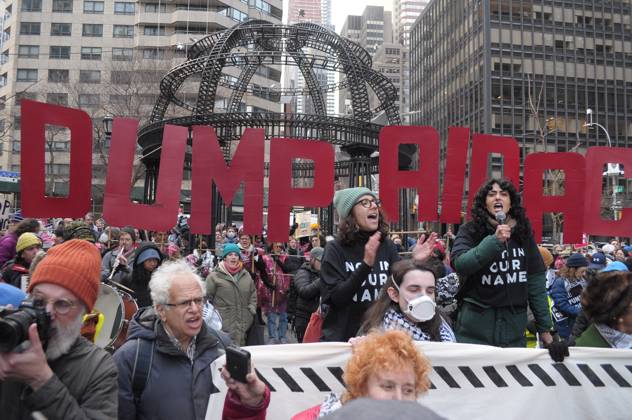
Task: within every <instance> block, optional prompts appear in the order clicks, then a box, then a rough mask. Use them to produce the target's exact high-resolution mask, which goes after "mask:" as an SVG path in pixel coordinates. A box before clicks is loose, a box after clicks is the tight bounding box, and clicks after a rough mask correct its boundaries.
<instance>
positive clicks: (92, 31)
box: [81, 23, 103, 37]
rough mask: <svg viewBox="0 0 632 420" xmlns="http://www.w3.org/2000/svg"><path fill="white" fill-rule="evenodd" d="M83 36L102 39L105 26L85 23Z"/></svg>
mask: <svg viewBox="0 0 632 420" xmlns="http://www.w3.org/2000/svg"><path fill="white" fill-rule="evenodd" d="M81 34H82V35H83V36H92V37H102V36H103V25H101V24H96V23H84V24H83V30H82V32H81Z"/></svg>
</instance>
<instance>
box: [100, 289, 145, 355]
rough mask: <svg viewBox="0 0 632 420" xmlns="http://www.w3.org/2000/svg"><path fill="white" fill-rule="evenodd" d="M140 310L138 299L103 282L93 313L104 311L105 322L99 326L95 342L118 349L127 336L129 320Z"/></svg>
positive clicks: (104, 346) (101, 345)
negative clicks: (135, 299)
mask: <svg viewBox="0 0 632 420" xmlns="http://www.w3.org/2000/svg"><path fill="white" fill-rule="evenodd" d="M137 310H138V305H137V304H136V301H134V299H133V298H132V297H131V296H130V295H129V294H128V293H126V292H124V291H122V290H117V289H115V288H114V287H112V286H109V285H107V284H103V283H101V287H100V288H99V297H98V298H97V301H96V303H95V304H94V309H93V313H95V312H96V313H99V312H100V313H102V314H103V315H104V316H103V322H102V323H101V325H100V326H99V327H97V330H98V331H97V332H96V334H95V335H94V344H96V345H97V346H99V347H102V348H111V349H114V350H116V349H117V348H119V347H120V346H122V345H123V343H124V342H125V339H126V338H127V327H128V324H129V321H131V319H132V317H133V316H134V314H135V313H136V311H137Z"/></svg>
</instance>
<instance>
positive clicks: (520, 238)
mask: <svg viewBox="0 0 632 420" xmlns="http://www.w3.org/2000/svg"><path fill="white" fill-rule="evenodd" d="M494 184H498V186H499V187H500V188H501V189H502V190H503V191H507V192H508V193H509V199H510V201H511V208H510V209H509V212H508V214H507V216H509V217H511V218H512V219H514V220H515V221H516V226H515V227H514V228H513V229H512V231H511V238H512V239H513V240H515V241H517V242H518V243H520V244H523V243H525V242H526V241H527V239H528V238H529V237H530V236H532V235H533V229H532V227H531V223H530V222H529V219H527V214H526V211H525V209H524V207H522V205H521V200H520V194H518V192H517V191H516V188H515V187H514V186H513V184H512V183H511V181H509V180H508V179H506V178H501V179H495V178H492V179H490V180H489V181H487V182H486V183H485V184H484V185H483V186H482V187H481V188H480V189H479V190H478V192H477V193H476V196H475V197H474V201H473V203H472V211H471V212H470V214H471V216H472V223H473V225H474V231H475V233H476V235H478V236H481V237H482V236H486V235H489V234H490V233H492V232H493V231H494V230H495V227H494V226H492V225H491V224H490V223H489V219H490V218H491V219H494V215H493V214H490V213H489V211H487V204H486V200H487V193H489V192H490V191H491V189H492V187H493V186H494Z"/></svg>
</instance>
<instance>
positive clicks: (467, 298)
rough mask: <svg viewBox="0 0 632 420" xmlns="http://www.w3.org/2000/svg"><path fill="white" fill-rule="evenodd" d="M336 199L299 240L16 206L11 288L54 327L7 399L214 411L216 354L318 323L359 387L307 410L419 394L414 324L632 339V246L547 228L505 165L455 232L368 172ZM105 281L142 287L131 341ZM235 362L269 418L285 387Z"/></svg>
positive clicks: (19, 368) (2, 248) (8, 358)
mask: <svg viewBox="0 0 632 420" xmlns="http://www.w3.org/2000/svg"><path fill="white" fill-rule="evenodd" d="M334 207H335V209H336V211H337V213H338V216H339V220H340V222H339V224H338V226H337V232H336V236H335V237H333V236H327V237H326V236H325V233H329V232H322V231H321V229H320V227H319V225H318V224H316V223H315V224H313V225H312V226H311V227H310V231H309V234H307V235H305V236H303V237H298V238H297V237H296V229H297V226H296V225H295V226H292V227H291V228H290V229H289V232H288V239H287V241H285V242H268V241H267V238H266V235H265V231H264V232H262V234H261V235H254V236H251V235H248V234H246V233H245V232H244V231H243V230H242V229H241V228H240V227H239V226H236V225H224V224H220V225H218V226H217V227H216V231H215V236H214V240H213V241H210V240H209V238H208V237H203V236H198V235H192V234H191V233H190V231H189V227H188V222H187V216H186V215H185V214H184V213H182V212H180V214H179V215H178V218H177V221H176V223H175V226H174V228H173V229H172V230H171V231H170V232H167V233H155V232H147V231H139V230H138V229H136V228H134V227H131V226H125V227H114V226H108V225H107V223H106V221H105V220H103V219H102V218H96V217H95V216H94V215H93V214H92V213H88V214H86V215H85V217H84V218H82V219H77V220H73V219H57V220H35V219H22V218H21V216H20V215H19V214H15V215H14V220H13V221H14V223H13V225H12V226H11V227H10V228H9V230H8V231H7V232H6V233H5V234H4V235H3V236H2V237H1V238H0V267H1V274H0V305H8V304H10V305H11V307H8V308H16V307H18V306H20V305H21V304H22V301H24V299H27V300H25V302H28V299H29V296H30V297H31V298H34V299H35V300H36V301H38V302H43V305H45V307H46V312H47V313H48V314H49V316H50V323H51V329H50V334H49V335H48V336H41V337H40V334H41V331H40V329H41V326H40V325H37V326H35V325H32V326H31V328H30V329H29V331H28V338H29V341H30V343H31V345H30V347H26V348H20V349H19V351H13V350H12V349H10V351H7V350H5V351H4V352H0V412H2V413H6V415H7V417H6V418H9V419H13V418H16V419H17V418H27V417H28V416H29V415H30V413H31V412H35V411H39V412H42V413H43V414H44V415H45V416H46V417H47V418H49V419H54V418H116V417H118V418H122V419H125V418H129V419H134V418H138V419H159V418H177V417H182V418H191V419H193V418H196V419H201V418H204V416H205V414H206V407H207V404H208V400H209V395H210V394H211V393H212V392H213V389H214V387H215V385H214V384H213V383H212V379H211V378H212V372H210V363H211V362H212V361H213V360H215V359H216V358H218V357H219V356H220V355H221V354H223V352H224V349H225V348H226V347H228V346H231V345H236V346H246V345H263V344H285V343H288V342H293V341H294V340H295V341H296V342H298V343H301V342H303V341H304V339H305V342H307V341H314V339H313V337H314V334H316V335H315V337H316V339H315V340H316V341H318V340H320V341H338V342H340V341H342V342H347V341H349V342H350V343H351V344H352V346H353V349H354V350H353V356H352V358H351V360H350V361H349V364H348V366H347V368H346V370H345V384H346V391H345V392H344V393H343V394H342V395H335V394H332V395H329V396H328V397H327V398H326V399H325V401H324V402H323V403H322V404H320V405H318V406H316V407H312V408H310V409H307V407H306V410H305V411H304V412H301V413H297V415H296V417H295V418H296V419H312V418H316V417H318V416H322V415H325V414H329V413H331V414H335V412H336V411H338V410H340V412H343V409H344V406H345V405H347V403H351V402H352V400H359V401H360V400H362V398H369V399H373V400H382V399H397V400H416V399H417V398H418V397H419V395H420V394H422V393H424V392H425V391H426V390H427V389H428V380H427V375H428V372H429V370H430V362H429V361H428V360H427V359H425V357H424V356H423V355H422V354H420V353H419V352H418V350H416V348H415V347H414V345H413V342H414V341H439V342H448V343H451V342H462V343H473V344H487V345H493V346H500V347H525V346H527V344H528V341H529V335H530V334H532V335H534V336H535V337H536V339H537V340H539V341H541V342H542V344H543V345H544V346H545V347H548V348H549V352H550V353H551V356H552V357H553V358H554V360H556V361H561V360H564V357H566V356H568V346H569V345H570V346H572V345H577V346H593V347H611V348H627V349H631V348H632V274H631V273H630V270H631V269H632V246H630V245H628V244H626V243H624V242H621V241H618V240H613V241H611V242H610V243H601V244H579V245H576V246H568V247H564V246H554V247H544V246H538V245H537V244H536V243H535V241H534V239H533V233H532V230H531V225H530V223H529V221H528V219H527V218H526V215H525V211H524V208H523V207H522V204H521V202H520V196H519V195H518V194H517V192H516V190H515V189H514V187H513V186H512V185H511V183H509V182H507V181H505V180H490V181H489V182H487V183H486V184H485V185H483V186H482V187H481V189H480V190H479V191H478V193H477V195H476V197H475V199H474V202H473V206H472V213H471V216H472V217H471V220H470V221H469V222H468V223H466V224H464V225H462V226H460V228H459V229H458V231H457V232H456V235H454V234H453V233H452V230H451V229H450V230H449V231H448V233H447V234H446V235H445V236H443V237H439V235H437V234H436V233H429V234H425V233H423V234H420V235H419V236H418V237H412V235H410V234H407V235H401V236H400V234H398V233H393V234H391V233H389V228H388V225H387V224H386V221H385V219H384V215H383V213H382V209H381V205H380V200H379V198H378V196H377V195H376V193H375V192H373V191H371V190H369V189H367V188H348V189H344V190H340V191H337V192H336V194H335V196H334ZM209 245H212V246H209ZM104 287H108V288H111V289H112V290H115V291H116V293H120V294H121V295H127V296H129V297H130V300H131V301H133V311H132V313H130V314H129V317H127V319H126V320H125V325H126V327H125V329H124V330H121V331H113V334H114V335H116V334H119V335H120V334H122V336H121V337H119V338H120V339H121V340H119V341H117V342H116V343H118V344H114V339H115V338H117V337H115V336H113V337H112V340H110V341H109V342H108V344H107V345H106V346H95V345H94V344H93V342H97V340H96V337H97V336H99V334H101V335H103V334H106V335H107V333H109V331H106V332H103V330H102V329H103V328H105V327H104V325H106V324H107V322H106V323H104V321H103V316H102V315H103V314H99V313H98V312H99V311H103V306H101V305H103V302H101V305H100V300H101V299H104V298H105V296H103V290H102V289H103V288H104ZM27 293H28V295H27ZM93 309H95V310H94V311H93ZM111 315H112V314H106V316H105V317H106V318H107V316H111ZM122 316H127V315H126V314H123V315H122ZM91 317H92V318H94V319H95V321H94V322H95V323H96V327H94V328H93V329H92V330H89V329H87V328H86V325H87V320H88V319H91ZM499 320H500V321H501V322H499ZM499 326H500V327H499ZM38 328H39V329H38ZM499 328H500V329H499ZM314 331H316V332H315V333H314ZM308 335H310V337H312V338H311V339H310V340H308ZM0 344H2V343H0ZM100 347H105V349H102V348H100ZM108 352H109V353H113V358H112V357H111V356H110V355H109V354H108ZM255 362H256V361H255ZM253 369H254V368H253ZM82 372H85V374H83V373H82ZM221 376H222V378H223V379H224V381H225V382H226V384H227V387H228V389H229V392H228V394H227V396H226V399H225V405H224V418H226V419H232V418H234V419H239V418H252V419H258V418H261V419H263V418H265V413H266V408H267V406H268V404H269V402H270V389H269V388H268V386H267V385H266V384H265V383H263V382H262V381H261V380H260V379H259V378H258V376H257V375H255V374H254V370H252V371H251V372H250V373H249V374H248V375H247V379H246V381H245V382H239V381H236V380H235V379H234V378H232V377H231V374H230V372H229V371H228V370H227V369H226V368H224V369H223V370H222V373H221ZM385 384H388V390H387V391H385V390H386V388H387V386H386V385H385ZM88 394H89V395H88ZM14 400H15V401H19V403H13V401H14ZM420 409H421V408H420ZM426 414H427V416H428V417H425V418H439V417H437V416H436V414H433V413H431V412H428V413H426ZM433 416H434V417H433ZM3 418H5V417H4V415H3ZM332 418H333V417H332ZM402 418H403V417H402Z"/></svg>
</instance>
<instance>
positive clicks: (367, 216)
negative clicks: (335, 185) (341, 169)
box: [321, 187, 437, 341]
mask: <svg viewBox="0 0 632 420" xmlns="http://www.w3.org/2000/svg"><path fill="white" fill-rule="evenodd" d="M334 206H335V207H336V211H337V212H338V215H339V216H340V223H339V225H338V238H337V239H336V240H335V241H333V242H331V243H329V244H327V246H326V247H325V255H324V256H323V260H322V266H321V281H322V283H321V296H322V303H323V304H324V305H326V307H324V308H323V309H325V310H324V311H323V313H324V316H325V320H324V322H323V328H322V337H321V340H323V341H347V340H349V338H351V337H353V336H355V335H356V333H357V332H358V329H359V328H360V324H361V322H362V317H363V316H364V313H365V312H366V310H367V309H368V308H369V306H370V305H371V303H372V302H373V301H375V300H376V299H377V298H378V296H379V293H380V290H381V288H382V286H383V285H384V283H386V280H387V279H388V276H389V275H390V267H391V265H392V264H393V263H395V262H397V261H399V260H400V259H401V258H400V256H399V255H398V254H397V251H396V249H395V245H394V244H393V242H392V241H391V240H390V239H388V226H387V224H386V222H385V220H384V216H383V215H382V210H381V206H380V200H378V198H377V195H376V194H375V193H374V192H373V191H371V190H369V189H368V188H363V187H358V188H347V189H344V190H340V191H337V192H336V194H335V195H334ZM436 239H437V235H436V234H435V233H433V234H431V235H430V236H429V238H428V240H426V236H425V235H422V236H421V237H420V238H419V240H418V241H417V243H416V244H415V247H414V248H413V253H412V258H413V259H414V260H418V261H423V260H425V259H426V258H428V257H429V256H430V255H431V252H432V248H433V246H434V243H435V242H436Z"/></svg>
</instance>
